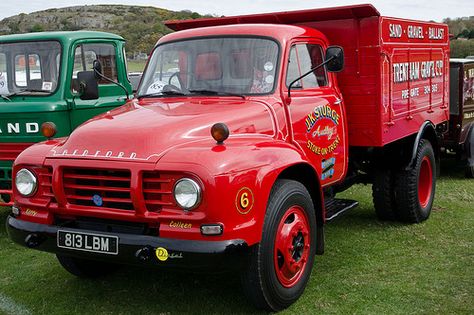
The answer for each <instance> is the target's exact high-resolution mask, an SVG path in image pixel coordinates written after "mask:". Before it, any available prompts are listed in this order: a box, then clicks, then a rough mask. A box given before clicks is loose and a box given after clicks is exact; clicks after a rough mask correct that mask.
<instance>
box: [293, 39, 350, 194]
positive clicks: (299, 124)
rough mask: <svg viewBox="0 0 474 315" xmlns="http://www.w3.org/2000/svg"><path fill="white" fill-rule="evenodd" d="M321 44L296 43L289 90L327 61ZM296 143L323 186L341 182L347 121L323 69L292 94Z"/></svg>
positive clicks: (307, 79)
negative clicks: (301, 76)
mask: <svg viewBox="0 0 474 315" xmlns="http://www.w3.org/2000/svg"><path fill="white" fill-rule="evenodd" d="M322 47H323V46H322V45H321V44H320V43H318V42H296V43H294V44H293V45H292V46H291V48H290V52H289V59H288V60H289V61H288V65H287V70H286V87H288V85H289V84H290V83H291V82H292V81H293V80H295V79H296V78H298V77H299V76H300V75H302V74H304V73H306V72H308V71H309V70H310V69H311V68H313V67H314V66H316V65H318V64H320V63H321V62H323V60H324V53H323V48H322ZM289 113H290V118H291V124H292V127H293V137H294V142H296V144H297V145H298V146H300V147H301V149H302V150H303V151H304V153H305V154H306V156H307V158H308V159H309V161H311V163H312V164H313V166H314V167H315V168H316V170H317V171H318V174H319V176H320V180H321V184H322V185H323V186H325V185H328V184H331V183H334V182H337V181H339V180H340V179H342V178H343V177H344V175H345V174H344V173H345V170H346V163H347V162H346V157H347V153H346V148H347V146H346V141H347V137H345V130H344V128H345V126H346V124H345V121H344V120H345V117H344V114H343V108H342V99H341V98H340V97H339V95H338V92H337V91H336V89H335V88H334V86H332V83H331V82H330V80H329V76H328V73H327V71H326V69H325V68H324V67H321V68H319V69H317V70H315V71H314V73H311V74H310V75H308V76H306V77H305V78H303V79H301V80H300V81H299V82H297V83H296V84H295V85H293V88H292V90H291V104H290V106H289Z"/></svg>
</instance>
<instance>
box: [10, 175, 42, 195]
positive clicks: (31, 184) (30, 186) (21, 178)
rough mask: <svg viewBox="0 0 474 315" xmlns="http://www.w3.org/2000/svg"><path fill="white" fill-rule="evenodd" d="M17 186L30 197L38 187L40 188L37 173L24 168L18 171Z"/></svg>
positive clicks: (22, 193) (20, 191)
mask: <svg viewBox="0 0 474 315" xmlns="http://www.w3.org/2000/svg"><path fill="white" fill-rule="evenodd" d="M15 186H16V189H17V190H18V192H19V193H20V194H21V195H23V196H25V197H29V196H31V195H33V194H34V193H35V192H36V189H37V188H38V180H37V179H36V176H35V174H33V173H32V172H31V171H29V170H27V169H26V168H22V169H21V170H19V171H18V173H16V177H15Z"/></svg>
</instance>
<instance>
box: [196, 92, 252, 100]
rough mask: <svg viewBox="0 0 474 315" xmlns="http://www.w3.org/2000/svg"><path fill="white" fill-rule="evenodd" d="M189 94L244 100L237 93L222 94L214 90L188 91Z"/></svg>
mask: <svg viewBox="0 0 474 315" xmlns="http://www.w3.org/2000/svg"><path fill="white" fill-rule="evenodd" d="M189 92H190V93H193V94H201V95H218V96H236V97H240V98H242V99H245V95H243V94H238V93H231V92H224V91H214V90H189Z"/></svg>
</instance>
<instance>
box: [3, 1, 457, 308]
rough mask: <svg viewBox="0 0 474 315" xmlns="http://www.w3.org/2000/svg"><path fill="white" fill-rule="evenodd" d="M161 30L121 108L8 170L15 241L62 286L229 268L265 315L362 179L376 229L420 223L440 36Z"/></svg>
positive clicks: (365, 11) (368, 9)
mask: <svg viewBox="0 0 474 315" xmlns="http://www.w3.org/2000/svg"><path fill="white" fill-rule="evenodd" d="M167 25H168V26H169V27H170V28H172V29H174V30H177V31H178V32H175V33H173V34H169V35H166V36H164V37H163V38H161V39H160V40H159V41H158V43H157V45H156V47H155V48H154V50H153V52H152V54H151V57H150V59H149V61H148V64H147V67H146V70H145V72H144V75H143V78H142V80H141V83H140V87H139V89H138V92H137V97H136V98H135V99H133V100H131V101H129V102H128V103H127V104H125V105H124V106H122V107H120V108H117V109H114V110H111V111H109V112H107V113H104V114H102V115H100V116H98V117H96V118H94V119H92V120H90V121H88V122H86V123H85V124H83V125H82V126H80V127H79V128H78V129H76V130H75V131H74V132H73V133H72V134H71V135H70V136H69V137H68V138H59V139H50V140H48V141H46V142H43V143H40V144H36V145H33V146H32V147H30V148H28V149H27V150H26V151H24V152H23V153H21V154H20V156H19V157H18V158H17V159H16V161H15V164H14V169H13V178H14V199H15V204H14V206H13V208H12V213H11V215H10V216H9V217H8V220H7V226H8V231H9V235H10V237H11V239H13V240H14V241H15V242H17V243H19V244H22V245H24V246H27V247H30V248H35V249H38V250H43V251H49V252H53V253H55V254H56V255H57V258H58V260H59V262H60V263H61V265H62V266H63V267H64V268H65V269H66V270H68V271H69V272H71V273H72V274H75V275H77V276H98V275H101V274H103V273H104V272H107V271H109V270H111V269H112V268H110V267H111V266H112V265H114V264H118V263H128V264H139V265H149V266H158V267H176V268H186V269H201V268H206V267H207V268H237V270H239V271H240V272H241V279H242V284H243V286H244V292H245V293H246V294H247V296H248V298H249V299H250V300H251V301H252V302H253V303H254V304H255V305H256V306H257V307H259V308H264V309H269V310H280V309H283V308H285V307H287V306H289V305H290V304H292V303H293V302H294V301H296V300H297V299H298V297H299V296H300V295H301V294H302V293H303V291H304V289H305V286H306V284H307V282H308V280H309V277H310V274H311V271H312V269H313V262H314V257H315V255H316V254H322V253H323V251H324V232H323V231H324V230H323V229H324V224H325V223H326V222H327V221H329V220H330V219H332V218H334V217H336V216H337V215H338V214H340V213H342V212H344V211H346V210H348V209H350V208H353V207H354V206H356V205H357V202H356V201H352V200H343V199H337V198H335V196H336V194H337V193H339V192H341V191H343V190H345V189H346V188H348V187H350V186H351V185H352V184H355V183H372V184H373V199H374V206H375V211H376V213H377V215H378V217H379V218H380V219H396V220H400V221H403V222H413V223H417V222H421V221H424V220H426V219H427V218H428V217H429V215H430V212H431V208H432V204H433V198H434V195H435V182H436V170H437V168H438V159H439V155H440V137H441V135H442V134H443V133H444V132H445V131H446V129H447V122H448V118H449V112H448V101H449V95H448V73H449V42H448V29H447V26H446V25H444V24H437V23H427V22H419V21H412V20H405V19H398V18H389V17H382V16H380V14H379V12H378V11H377V10H376V9H375V8H374V7H373V6H371V5H354V6H345V7H336V8H327V9H315V10H305V11H294V12H281V13H269V14H257V15H246V16H237V17H223V18H212V19H200V20H190V21H176V22H169V23H168V24H167ZM330 45H335V46H330ZM85 90H87V89H85ZM85 97H87V95H86V96H85Z"/></svg>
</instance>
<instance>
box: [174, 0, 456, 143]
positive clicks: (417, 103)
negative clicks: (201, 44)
mask: <svg viewBox="0 0 474 315" xmlns="http://www.w3.org/2000/svg"><path fill="white" fill-rule="evenodd" d="M247 23H275V24H293V25H299V26H306V27H312V28H315V29H317V30H319V31H321V32H322V33H323V34H325V35H326V37H327V38H328V40H329V44H330V45H339V46H342V47H343V48H344V52H345V68H344V70H343V71H342V72H340V73H338V75H337V79H338V84H339V88H340V89H341V92H342V94H343V97H344V103H345V107H346V113H347V119H348V126H349V145H351V146H375V147H380V146H384V145H386V144H388V143H391V142H394V141H396V140H399V139H401V138H405V137H407V136H409V135H412V134H415V133H416V132H418V130H419V128H420V126H421V125H422V123H423V122H424V121H427V120H428V121H431V122H432V123H433V124H435V125H438V124H440V123H442V122H445V121H447V120H448V118H449V112H448V101H449V97H448V84H449V82H448V74H449V36H448V34H449V33H448V28H447V25H445V24H439V23H429V22H420V21H412V20H405V19H397V18H389V17H382V16H380V14H379V12H378V11H377V10H376V9H375V8H374V7H373V6H372V5H355V6H345V7H338V8H329V9H314V10H304V11H293V12H278V13H268V14H254V15H246V16H236V17H224V18H216V19H197V20H188V21H171V22H168V23H167V26H168V27H170V28H172V29H174V30H184V29H190V28H195V27H207V26H216V25H226V24H247Z"/></svg>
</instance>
